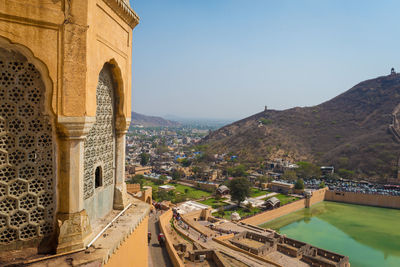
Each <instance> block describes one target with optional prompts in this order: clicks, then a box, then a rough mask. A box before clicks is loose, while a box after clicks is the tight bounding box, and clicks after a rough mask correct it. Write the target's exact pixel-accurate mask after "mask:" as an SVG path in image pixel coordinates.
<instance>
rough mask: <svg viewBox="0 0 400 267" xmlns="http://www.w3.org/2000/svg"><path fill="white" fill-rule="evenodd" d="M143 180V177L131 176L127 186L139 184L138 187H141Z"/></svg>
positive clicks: (139, 175)
mask: <svg viewBox="0 0 400 267" xmlns="http://www.w3.org/2000/svg"><path fill="white" fill-rule="evenodd" d="M143 179H144V176H143V175H141V174H136V175H135V176H133V177H132V178H131V179H129V180H128V181H127V183H128V184H140V187H142V186H143Z"/></svg>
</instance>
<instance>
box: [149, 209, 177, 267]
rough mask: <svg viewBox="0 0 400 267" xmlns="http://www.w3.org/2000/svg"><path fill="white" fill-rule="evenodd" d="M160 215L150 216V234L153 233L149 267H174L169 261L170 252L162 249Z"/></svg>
mask: <svg viewBox="0 0 400 267" xmlns="http://www.w3.org/2000/svg"><path fill="white" fill-rule="evenodd" d="M160 214H161V213H160V212H158V215H155V214H150V217H149V232H151V240H150V243H149V267H164V266H166V267H173V265H172V263H171V260H170V259H169V256H168V252H167V250H166V249H165V247H160V245H159V244H158V240H157V236H158V234H159V233H160V228H159V225H158V216H159V215H160Z"/></svg>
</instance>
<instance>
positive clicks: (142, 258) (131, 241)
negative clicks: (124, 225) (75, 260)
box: [104, 216, 149, 267]
mask: <svg viewBox="0 0 400 267" xmlns="http://www.w3.org/2000/svg"><path fill="white" fill-rule="evenodd" d="M148 221H149V216H147V217H146V218H145V219H144V220H143V221H142V222H141V223H140V224H139V226H138V227H137V228H136V229H135V231H133V233H132V234H131V235H130V236H129V237H128V238H127V239H126V240H125V241H124V242H122V243H121V246H120V247H119V248H118V250H116V252H115V253H114V254H113V255H112V257H111V258H110V260H109V261H108V262H107V264H105V265H104V266H105V267H121V266H127V267H128V266H132V267H135V266H148V258H149V255H148V253H149V246H148V244H147V242H145V240H147V232H148ZM132 252H134V253H132Z"/></svg>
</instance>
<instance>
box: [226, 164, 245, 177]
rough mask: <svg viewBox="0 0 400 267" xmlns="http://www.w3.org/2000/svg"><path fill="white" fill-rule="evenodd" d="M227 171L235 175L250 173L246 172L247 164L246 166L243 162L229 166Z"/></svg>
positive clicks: (242, 175) (240, 175) (241, 175)
mask: <svg viewBox="0 0 400 267" xmlns="http://www.w3.org/2000/svg"><path fill="white" fill-rule="evenodd" d="M226 172H227V174H228V175H230V176H233V177H244V176H248V175H249V174H248V173H247V172H246V166H244V165H243V164H239V165H236V166H234V167H228V168H227V170H226Z"/></svg>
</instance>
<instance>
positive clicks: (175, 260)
mask: <svg viewBox="0 0 400 267" xmlns="http://www.w3.org/2000/svg"><path fill="white" fill-rule="evenodd" d="M171 219H172V210H171V209H169V210H168V211H166V212H164V213H163V214H162V215H160V220H159V225H160V230H161V232H162V233H163V234H164V235H165V247H166V248H167V252H168V255H169V258H170V259H171V261H172V264H173V265H174V267H184V266H185V265H184V263H183V261H182V260H181V258H179V256H178V253H177V252H176V250H175V248H174V245H173V242H172V236H171V235H170V233H169V232H168V231H167V227H166V226H167V225H168V224H169V223H170V220H171Z"/></svg>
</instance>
